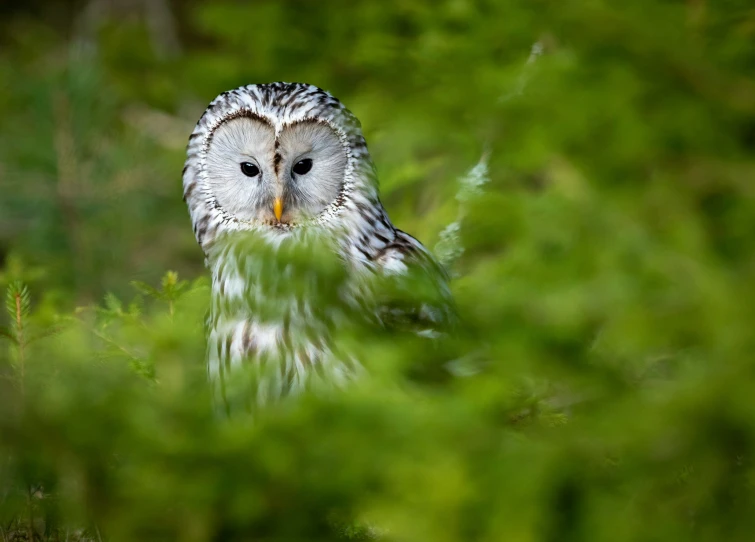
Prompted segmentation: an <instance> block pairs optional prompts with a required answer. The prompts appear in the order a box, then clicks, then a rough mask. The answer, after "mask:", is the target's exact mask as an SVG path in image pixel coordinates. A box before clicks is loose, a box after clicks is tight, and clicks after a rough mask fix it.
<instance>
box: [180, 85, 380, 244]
mask: <svg viewBox="0 0 755 542" xmlns="http://www.w3.org/2000/svg"><path fill="white" fill-rule="evenodd" d="M183 187H184V199H185V200H186V202H187V204H188V206H189V212H190V214H191V218H192V222H193V225H194V233H195V235H196V237H197V241H198V242H199V244H200V245H201V246H202V247H203V248H204V249H205V252H207V248H208V246H210V245H211V244H212V243H213V242H214V240H215V239H216V238H217V237H218V236H219V235H221V234H223V233H227V232H232V231H238V230H259V231H264V232H269V233H271V234H274V235H286V234H287V233H289V232H291V231H293V230H294V229H296V228H297V227H300V226H304V225H310V226H316V227H323V228H327V227H331V226H335V225H340V226H345V227H348V221H349V216H350V214H353V213H358V212H359V210H360V209H364V208H366V207H372V206H376V205H377V206H379V201H378V196H377V181H376V176H375V172H374V168H373V166H372V162H371V160H370V157H369V153H368V151H367V146H366V143H365V141H364V137H363V136H362V132H361V129H360V125H359V121H358V120H357V119H356V118H355V117H354V115H352V114H351V113H350V112H349V111H348V110H347V109H346V108H345V107H344V106H343V105H342V104H341V102H339V101H338V100H337V99H336V98H334V97H333V96H331V95H330V94H329V93H327V92H326V91H324V90H322V89H320V88H317V87H315V86H312V85H306V84H301V83H272V84H263V85H248V86H245V87H240V88H237V89H235V90H231V91H229V92H224V93H223V94H221V95H220V96H218V97H217V98H215V99H214V100H213V101H212V102H211V103H210V105H209V106H208V107H207V109H206V110H205V112H204V114H203V115H202V117H201V118H200V119H199V122H198V123H197V125H196V127H195V129H194V131H193V133H192V134H191V137H190V138H189V145H188V148H187V160H186V165H185V167H184V172H183Z"/></svg>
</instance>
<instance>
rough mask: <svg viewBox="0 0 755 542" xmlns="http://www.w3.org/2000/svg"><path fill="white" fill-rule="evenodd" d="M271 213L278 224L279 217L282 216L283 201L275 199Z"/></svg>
mask: <svg viewBox="0 0 755 542" xmlns="http://www.w3.org/2000/svg"><path fill="white" fill-rule="evenodd" d="M273 213H274V214H275V218H276V219H277V220H278V222H280V221H281V217H282V216H283V200H282V199H281V198H275V201H274V202H273Z"/></svg>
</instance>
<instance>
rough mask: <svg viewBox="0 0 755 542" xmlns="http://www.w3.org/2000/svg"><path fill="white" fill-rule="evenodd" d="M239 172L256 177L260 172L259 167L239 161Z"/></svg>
mask: <svg viewBox="0 0 755 542" xmlns="http://www.w3.org/2000/svg"><path fill="white" fill-rule="evenodd" d="M241 173H243V174H244V175H246V176H247V177H256V176H257V175H259V174H260V168H258V167H257V166H255V165H254V164H252V163H251V162H241Z"/></svg>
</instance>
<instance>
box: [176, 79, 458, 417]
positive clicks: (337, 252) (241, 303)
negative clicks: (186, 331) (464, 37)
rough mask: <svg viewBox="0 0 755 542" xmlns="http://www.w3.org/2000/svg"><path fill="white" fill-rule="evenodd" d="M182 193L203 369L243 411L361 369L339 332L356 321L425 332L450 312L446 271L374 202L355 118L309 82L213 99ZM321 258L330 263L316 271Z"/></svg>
mask: <svg viewBox="0 0 755 542" xmlns="http://www.w3.org/2000/svg"><path fill="white" fill-rule="evenodd" d="M183 192H184V200H185V201H186V203H187V205H188V208H189V214H190V216H191V221H192V224H193V228H194V234H195V237H196V240H197V242H198V243H199V246H200V247H201V248H202V250H203V252H204V255H205V263H206V265H207V267H208V268H209V270H210V272H211V275H212V293H211V296H212V300H211V305H210V311H209V317H208V337H207V339H208V340H207V343H208V347H207V370H208V377H209V379H210V381H211V382H212V383H213V388H214V390H215V392H216V394H217V396H218V400H219V401H220V403H221V404H223V405H225V408H226V409H227V410H228V409H230V407H229V404H230V403H231V399H230V395H231V390H235V391H234V394H236V393H239V390H242V391H241V392H240V393H241V396H243V397H244V399H243V400H241V403H242V404H244V405H245V406H246V407H247V408H250V405H255V404H259V403H264V402H266V401H269V400H270V399H271V397H281V396H286V395H289V394H292V393H298V392H300V391H302V390H305V389H308V388H319V387H325V388H330V387H334V386H335V387H340V386H343V385H345V384H347V383H348V382H349V381H351V380H353V379H354V378H358V377H359V375H361V374H362V373H364V366H365V365H364V363H363V362H364V360H362V359H358V357H357V356H356V355H354V353H353V352H349V351H348V349H345V348H343V347H342V346H341V345H339V343H338V340H337V335H338V330H339V329H341V328H342V327H343V326H349V325H352V326H353V324H354V322H355V321H359V322H362V323H364V324H365V325H372V326H378V327H379V328H381V329H382V330H383V331H385V332H387V333H391V332H393V331H395V332H400V331H407V330H410V331H412V332H415V333H417V334H419V335H425V336H429V337H432V336H433V335H435V334H437V333H439V332H440V331H441V330H442V329H443V328H444V326H446V325H447V324H448V322H449V321H450V320H452V319H453V313H454V311H453V303H452V299H451V294H450V292H449V288H448V284H447V275H446V273H445V271H444V270H443V269H442V267H441V266H440V265H439V264H438V263H437V261H436V260H435V259H434V258H433V256H432V255H431V254H430V253H429V252H428V251H427V250H426V249H425V248H424V247H423V246H422V244H420V242H419V241H417V240H416V239H415V238H413V237H412V236H411V235H409V234H407V233H404V232H403V231H401V230H399V229H397V228H396V227H395V226H394V225H393V224H392V223H391V221H390V219H389V218H388V215H387V213H386V211H385V209H384V208H383V205H382V204H381V202H380V198H379V193H378V181H377V175H376V170H375V167H374V166H373V163H372V160H371V158H370V154H369V152H368V150H367V144H366V142H365V139H364V137H363V136H362V132H361V128H360V123H359V121H358V120H357V119H356V117H355V116H354V115H353V114H352V113H351V112H350V111H349V110H347V109H346V108H345V107H344V106H343V105H342V104H341V102H340V101H339V100H337V99H336V98H334V97H333V96H332V95H330V94H329V93H328V92H326V91H324V90H322V89H320V88H318V87H315V86H312V85H308V84H301V83H272V84H257V85H248V86H244V87H240V88H237V89H235V90H231V91H228V92H224V93H223V94H221V95H219V96H218V97H217V98H215V99H214V100H213V101H212V102H211V103H210V105H209V106H208V107H207V109H206V110H205V112H204V114H203V115H202V117H201V118H200V119H199V121H198V123H197V125H196V127H195V129H194V131H193V133H192V134H191V136H190V138H189V143H188V147H187V159H186V163H185V167H184V169H183ZM302 254H304V256H303V257H302V256H301V255H302ZM323 261H325V262H336V263H335V264H334V265H335V267H333V266H330V267H328V266H327V265H326V266H325V267H326V268H327V269H328V270H329V271H328V272H327V273H325V275H323V273H322V268H323V266H322V265H319V263H321V262H323ZM293 283H296V284H297V285H302V284H303V285H305V286H303V287H291V285H292V284H293ZM419 291H422V292H423V294H422V295H419V296H418V295H417V292H419ZM250 368H251V369H252V371H251V372H250V371H249V369H250ZM250 374H252V375H254V376H253V377H251V376H249V375H250ZM249 386H251V387H252V389H251V390H250V389H248V388H249ZM244 389H246V390H247V393H243V390H244ZM234 397H236V395H234ZM234 401H237V400H236V399H234ZM234 404H235V403H234Z"/></svg>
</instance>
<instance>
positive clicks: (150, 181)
mask: <svg viewBox="0 0 755 542" xmlns="http://www.w3.org/2000/svg"><path fill="white" fill-rule="evenodd" d="M33 4H34V5H35V6H39V7H36V8H35V7H34V6H32V7H29V8H28V9H30V10H32V11H26V12H24V13H22V12H20V11H19V12H13V13H8V15H7V16H4V17H3V20H2V22H0V26H1V27H2V29H3V32H2V35H1V37H0V41H1V42H2V49H0V184H1V186H2V196H1V197H0V261H2V266H1V267H2V268H3V270H2V272H0V284H1V285H2V287H3V289H6V288H8V287H9V285H10V289H9V290H8V292H10V293H9V295H10V297H9V298H8V299H9V301H10V304H9V309H12V311H11V312H9V313H8V314H7V315H4V316H3V321H2V322H1V323H2V325H3V326H4V328H3V330H4V331H3V337H6V338H8V337H9V338H11V339H12V340H11V341H3V342H2V343H0V344H1V345H2V348H0V377H2V378H0V457H2V461H0V527H2V530H3V531H2V536H4V537H6V538H10V533H15V532H16V531H18V530H19V529H20V528H21V527H19V525H18V521H19V520H21V521H22V522H23V529H26V526H27V524H28V523H29V522H28V521H27V520H28V519H30V518H31V519H32V520H33V521H32V522H31V523H32V524H33V529H34V530H35V531H36V532H37V533H38V535H39V536H40V537H43V538H44V537H47V538H52V539H54V536H55V535H56V534H58V535H60V538H61V539H63V538H65V537H66V535H67V534H68V535H69V539H75V538H76V537H79V538H80V539H87V538H88V539H97V536H98V535H97V533H98V532H99V534H100V535H101V538H102V539H103V540H166V539H169V540H186V541H200V540H250V539H254V540H259V539H263V540H287V541H288V540H308V541H311V540H333V539H338V538H339V537H340V538H344V537H345V538H349V537H351V538H352V539H354V538H356V539H358V538H359V537H364V538H369V537H374V536H377V537H380V538H381V539H384V540H397V541H399V540H411V541H417V540H432V541H446V540H447V541H452V540H453V541H456V540H481V541H483V540H484V541H488V540H490V541H492V540H543V541H550V540H585V539H590V540H611V541H616V540H619V541H635V540H637V541H639V540H642V541H647V540H659V541H661V540H663V541H667V540H709V541H718V540H749V539H750V538H751V533H752V532H753V529H755V525H753V517H752V514H751V510H752V505H753V495H754V493H753V484H752V480H753V461H754V459H755V457H754V456H755V416H753V414H752V412H753V409H752V396H753V384H752V375H753V359H752V351H753V348H754V347H755V344H754V342H753V334H752V328H753V326H754V325H755V310H754V309H753V307H755V286H754V285H755V281H754V280H753V278H754V277H753V273H754V272H755V252H753V250H752V247H753V243H754V242H755V233H754V232H755V204H753V201H755V199H753V198H754V197H755V183H753V179H755V159H754V158H753V152H752V151H753V141H755V136H754V134H755V128H754V127H755V101H753V96H755V81H754V80H753V77H752V73H753V66H755V48H754V47H753V46H752V43H753V38H755V13H754V12H753V10H752V7H751V6H750V2H747V1H745V0H727V1H726V2H707V1H704V0H703V1H691V2H677V3H668V2H656V1H653V0H638V1H636V2H632V3H624V4H618V3H615V2H605V1H596V2H590V3H587V4H586V3H584V2H571V1H566V2H560V3H558V4H554V3H549V2H543V1H535V2H531V1H518V0H507V1H503V2H488V1H468V0H448V1H442V2H429V1H427V2H425V1H419V2H411V3H407V2H400V1H398V0H396V1H393V0H391V1H386V2H346V1H332V2H326V3H313V2H305V1H293V0H290V1H277V0H276V1H265V0H262V1H257V2H253V3H252V2H248V3H242V2H233V1H221V2H199V1H192V2H186V3H181V4H180V5H179V4H177V3H174V4H170V6H171V7H172V9H170V10H169V12H168V14H169V15H170V16H169V17H167V18H163V19H159V18H158V19H159V21H161V22H159V24H157V23H155V20H156V19H154V17H155V15H154V13H153V12H150V11H149V10H148V9H147V8H146V7H140V6H141V4H139V3H128V4H129V5H128V6H126V4H127V3H125V2H123V3H122V2H107V3H98V2H91V4H92V5H95V4H98V5H105V4H107V7H106V8H103V11H101V12H100V15H99V19H97V18H95V19H94V20H89V19H87V20H88V21H89V22H88V23H87V24H88V25H89V26H88V27H87V28H88V31H87V32H84V31H82V30H81V28H82V26H81V24H82V20H83V19H82V12H81V11H77V10H74V11H72V12H71V14H70V17H68V18H65V17H60V18H53V17H51V16H49V15H46V14H47V13H59V12H53V11H48V8H49V10H52V9H53V7H54V6H52V4H53V3H51V2H44V1H39V2H36V3H33ZM137 4H139V6H137ZM153 4H154V5H157V4H160V5H162V6H168V5H169V4H167V3H165V2H154V3H153ZM146 5H147V4H146V3H145V4H144V6H146ZM124 6H125V7H124ZM2 9H4V10H5V9H9V8H2ZM34 9H37V10H38V11H37V12H34V11H33V10H34ZM152 9H154V8H152ZM109 10H110V11H109ZM119 10H122V11H119ZM29 13H31V15H29ZM150 13H152V15H150ZM156 24H157V26H155V25H156ZM160 24H162V25H168V26H169V28H168V27H165V28H167V30H166V32H164V35H165V36H168V37H170V36H177V37H178V40H179V42H180V47H178V48H171V47H165V43H162V44H161V39H162V38H161V32H159V29H160ZM155 28H157V29H158V31H157V32H155ZM168 30H169V31H168ZM536 42H537V43H539V44H540V45H541V47H542V54H541V55H539V56H538V58H537V60H536V62H535V63H534V64H533V63H529V64H528V58H529V55H530V54H531V50H532V46H533V43H536ZM276 80H289V81H305V82H311V83H313V84H316V85H319V86H321V87H323V88H326V89H328V90H330V91H332V92H333V93H334V94H335V95H336V96H338V97H339V98H340V99H342V100H343V102H344V103H345V104H346V105H347V106H348V107H349V108H350V109H351V110H352V111H353V112H354V113H355V114H356V115H357V117H358V118H359V119H360V120H361V122H362V125H363V128H364V132H365V136H366V138H367V141H368V143H369V145H370V150H371V153H372V155H373V158H374V160H375V162H376V165H377V166H378V170H379V172H380V178H381V185H382V187H383V192H382V199H383V201H384V203H385V205H386V208H387V210H388V211H389V213H390V215H391V218H392V219H393V221H394V223H396V225H397V226H398V227H400V228H402V229H405V230H406V231H408V232H410V233H412V234H413V235H415V236H417V237H418V238H419V239H420V240H421V241H422V242H424V243H425V244H426V245H427V246H435V245H436V243H437V242H438V241H439V240H442V241H443V243H442V244H441V245H440V246H439V247H438V249H439V251H440V252H444V251H445V253H447V254H446V255H447V256H448V261H454V267H453V271H454V272H455V278H454V280H453V281H452V289H453V291H454V296H455V300H456V303H457V306H458V309H459V313H460V325H459V326H458V329H457V330H455V333H454V334H453V335H452V336H449V337H448V338H445V339H444V340H441V341H438V342H435V343H432V344H431V345H430V344H429V343H428V342H427V341H426V340H424V339H422V340H420V338H418V337H415V336H413V335H412V334H409V333H406V334H402V333H388V332H386V331H385V330H382V331H381V330H370V329H369V328H368V327H360V326H351V327H349V326H346V327H345V328H344V331H343V336H341V337H340V339H341V340H343V341H348V343H349V345H353V346H354V348H355V349H356V350H357V351H359V353H360V356H361V357H362V358H363V359H364V360H365V365H367V366H368V369H369V373H370V377H369V378H365V379H364V380H362V381H360V382H358V383H356V384H354V386H352V387H351V388H349V389H347V390H344V391H343V392H341V393H338V394H334V395H326V396H308V395H307V396H303V397H300V398H299V399H297V400H296V401H288V402H283V403H281V404H278V405H274V406H271V407H270V408H269V409H266V410H264V411H263V412H261V413H260V415H259V416H257V417H255V419H254V421H253V422H251V421H250V420H244V419H232V420H230V421H221V420H219V419H217V418H216V417H215V416H214V414H213V409H212V406H211V400H210V393H209V390H208V386H207V384H206V381H205V374H204V372H205V365H204V358H205V352H204V348H205V346H204V329H203V319H204V315H205V311H206V309H207V302H208V298H209V288H208V285H207V280H206V279H197V280H193V278H194V277H198V276H203V275H204V274H205V272H204V271H203V269H202V254H201V251H200V250H199V248H198V247H197V246H196V243H195V242H194V239H193V236H192V232H191V228H190V225H189V221H188V219H187V214H186V210H185V208H184V204H183V202H182V201H181V199H180V193H181V189H180V171H181V164H182V161H183V149H182V147H183V145H184V143H185V139H186V138H187V137H188V134H189V133H190V131H191V127H192V126H193V123H194V122H196V120H197V119H198V118H199V116H200V115H201V112H202V110H203V108H204V107H205V105H206V104H207V103H208V102H209V101H210V100H211V99H212V98H213V97H214V96H216V95H217V94H218V93H220V92H222V91H224V90H228V89H229V88H233V87H236V86H239V85H242V84H247V83H252V82H268V81H276ZM181 134H183V135H181ZM481 156H483V157H484V159H483V160H482V161H481V160H480V157H481ZM478 163H479V164H485V165H486V167H487V172H486V174H485V175H482V174H480V175H478V177H479V178H483V177H484V178H485V179H486V181H485V183H484V185H483V186H482V190H481V191H470V193H469V195H468V197H467V195H466V193H462V195H463V196H464V197H462V198H461V199H462V200H463V201H458V200H457V199H456V195H457V194H458V193H459V184H458V180H459V179H463V178H465V175H466V174H467V172H470V170H472V168H474V167H475V164H478ZM472 171H474V170H472ZM478 173H479V172H478ZM470 178H471V175H470ZM449 224H455V226H453V227H451V228H450V229H446V228H447V227H448V226H449ZM444 231H445V233H444V234H443V235H441V232H444ZM309 248H310V249H311V250H310V252H309V253H307V252H306V251H304V252H301V253H300V254H299V252H298V251H296V250H293V249H292V252H291V253H290V254H287V256H286V257H287V258H288V257H291V258H294V257H300V258H301V262H302V264H303V265H304V268H303V269H306V270H309V267H307V266H310V265H312V266H314V267H313V269H316V270H317V272H318V273H317V276H318V277H319V279H320V280H321V281H322V283H321V284H319V285H315V286H316V288H313V289H307V285H306V284H301V283H300V282H301V281H302V280H304V279H306V276H307V273H304V272H303V271H302V269H298V270H297V269H293V270H292V271H291V272H292V273H293V275H292V277H291V280H290V281H289V282H288V283H285V284H278V285H277V286H274V285H272V284H268V285H267V287H270V288H273V287H276V288H281V290H280V291H279V293H280V294H285V293H288V292H291V293H298V294H299V295H302V294H307V293H312V292H321V293H322V295H327V293H329V292H332V291H333V288H332V287H333V286H334V285H337V284H339V283H340V281H342V280H344V276H343V270H342V269H340V267H339V266H338V265H337V262H334V261H331V260H330V259H328V258H322V257H320V255H321V254H323V253H327V250H319V251H317V250H315V249H316V245H315V244H312V245H311V246H310V247H309ZM321 248H322V247H321ZM266 261H267V262H268V264H269V266H270V269H269V270H268V271H270V270H272V274H280V273H283V271H284V267H285V266H283V267H281V262H278V261H275V260H274V259H273V260H270V259H267V260H266ZM166 269H174V270H175V271H176V272H175V273H173V272H171V273H168V274H165V270H166ZM249 272H253V270H251V269H250V271H249ZM179 277H181V279H179ZM16 281H21V282H22V283H23V284H27V285H28V289H25V287H24V286H23V285H20V284H19V283H17V282H16ZM130 284H131V285H133V286H130ZM388 286H390V285H388ZM134 287H135V288H136V291H135V290H134ZM285 288H288V289H287V290H286V289H285ZM108 292H110V293H108ZM384 292H385V293H386V294H388V293H390V294H391V295H392V296H394V297H397V298H398V301H399V302H400V301H401V300H402V298H403V296H404V295H407V296H408V297H411V296H412V295H417V296H422V295H425V294H427V292H423V290H422V288H420V287H419V286H417V288H416V289H412V291H410V292H403V293H402V292H401V291H399V290H395V291H394V290H391V291H390V292H389V291H388V290H385V291H384ZM135 293H136V294H137V295H136V296H134V294H135ZM430 293H431V292H430ZM318 295H320V294H318ZM99 300H103V301H99ZM19 302H20V305H18V304H17V303H19ZM77 305H78V306H79V308H78V309H76V308H75V307H76V306H77ZM19 307H20V309H21V311H20V313H19V312H18V310H17V309H18V308H19ZM19 314H21V319H20V322H21V327H20V328H19V327H18V326H19V320H18V318H17V316H18V315H19ZM19 331H22V332H23V342H24V344H25V346H24V349H23V355H24V360H25V364H24V375H23V378H20V374H19V371H20V367H21V366H20V365H19V363H18V362H19V353H20V351H19V340H18V337H19V334H18V332H19ZM53 331H54V332H53ZM34 337H36V339H34V340H32V339H33V338H34ZM19 383H21V384H22V386H19ZM30 496H31V497H30ZM82 529H83V530H84V531H83V532H78V533H77V531H81V530H82Z"/></svg>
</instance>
